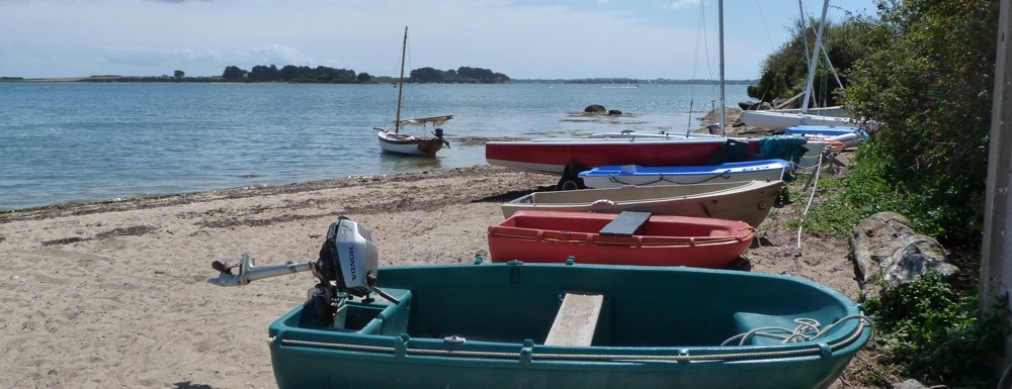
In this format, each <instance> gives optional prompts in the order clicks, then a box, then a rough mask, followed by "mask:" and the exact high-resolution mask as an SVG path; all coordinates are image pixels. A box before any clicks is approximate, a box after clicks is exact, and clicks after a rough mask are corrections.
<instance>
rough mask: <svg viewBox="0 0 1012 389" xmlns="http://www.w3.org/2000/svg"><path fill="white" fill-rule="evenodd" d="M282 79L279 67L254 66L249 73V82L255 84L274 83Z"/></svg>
mask: <svg viewBox="0 0 1012 389" xmlns="http://www.w3.org/2000/svg"><path fill="white" fill-rule="evenodd" d="M280 79H281V75H280V72H279V71H278V68H277V66H274V65H271V66H270V67H267V66H263V65H257V66H254V67H253V69H252V70H250V72H249V80H250V81H253V82H258V81H261V82H263V81H266V82H273V81H278V80H280Z"/></svg>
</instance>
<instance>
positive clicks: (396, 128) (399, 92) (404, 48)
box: [394, 26, 408, 135]
mask: <svg viewBox="0 0 1012 389" xmlns="http://www.w3.org/2000/svg"><path fill="white" fill-rule="evenodd" d="M407 52H408V26H404V44H403V45H401V80H400V81H399V82H398V84H397V116H396V117H395V119H394V134H395V135H396V134H399V133H400V132H401V97H403V96H404V57H405V54H407Z"/></svg>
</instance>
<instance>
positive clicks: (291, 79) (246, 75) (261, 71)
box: [0, 65, 758, 85]
mask: <svg viewBox="0 0 1012 389" xmlns="http://www.w3.org/2000/svg"><path fill="white" fill-rule="evenodd" d="M398 81H399V79H398V77H389V76H373V75H371V74H369V73H366V72H362V73H355V71H354V70H349V69H335V68H330V67H326V66H317V67H315V68H311V67H308V66H294V65H287V66H284V67H282V68H280V69H278V67H277V66H275V65H270V66H264V65H257V66H254V67H253V68H252V70H249V71H247V70H245V69H241V68H239V67H238V66H228V67H226V68H225V70H224V71H223V72H222V74H221V75H220V76H209V77H207V76H203V77H188V76H186V73H185V72H183V71H182V70H176V71H174V72H173V74H172V75H171V76H170V75H162V76H145V77H140V76H118V75H93V76H89V77H70V78H27V79H26V78H22V77H0V82H197V83H208V82H242V83H261V82H268V83H290V84H396V83H397V82H398ZM404 82H406V83H416V84H510V83H513V84H630V85H672V84H678V85H686V84H687V85H716V84H719V81H716V80H701V79H689V80H670V79H662V78H658V79H653V80H647V79H632V78H582V79H527V80H514V79H511V78H510V77H509V76H507V75H505V74H502V73H497V72H493V71H491V70H489V69H482V68H475V67H468V66H461V67H459V68H457V69H456V70H454V69H450V70H438V69H433V68H431V67H424V68H419V69H415V70H412V71H411V74H410V75H409V76H408V77H407V78H406V79H405V80H404ZM756 83H758V80H729V81H725V84H730V85H753V84H756Z"/></svg>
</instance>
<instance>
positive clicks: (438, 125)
mask: <svg viewBox="0 0 1012 389" xmlns="http://www.w3.org/2000/svg"><path fill="white" fill-rule="evenodd" d="M407 47H408V27H407V26H405V27H404V45H403V46H402V47H401V76H400V81H399V83H398V87H397V116H396V118H395V120H394V129H393V130H390V129H387V128H380V127H373V129H374V130H376V131H378V132H377V133H376V135H377V137H378V138H379V145H380V150H383V152H386V153H391V154H399V155H417V156H425V157H435V156H436V153H437V152H438V151H439V150H440V149H442V148H443V145H446V147H447V148H449V147H450V142H448V141H446V139H443V128H442V127H443V123H446V122H447V121H448V120H450V119H453V115H442V116H430V117H423V118H413V119H405V120H401V101H402V100H403V97H404V57H405V54H406V53H407ZM429 124H432V126H433V128H434V130H433V131H432V136H420V137H419V136H413V135H406V134H401V128H402V127H404V126H422V127H426V126H427V125H429Z"/></svg>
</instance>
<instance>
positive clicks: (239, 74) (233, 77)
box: [221, 66, 247, 81]
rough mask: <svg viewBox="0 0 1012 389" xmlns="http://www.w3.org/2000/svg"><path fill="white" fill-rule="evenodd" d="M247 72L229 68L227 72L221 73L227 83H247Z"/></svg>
mask: <svg viewBox="0 0 1012 389" xmlns="http://www.w3.org/2000/svg"><path fill="white" fill-rule="evenodd" d="M246 74H247V72H246V71H245V70H242V69H239V67H238V66H228V67H226V68H225V71H224V72H222V73H221V78H224V79H225V80H227V81H245V80H246Z"/></svg>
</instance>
